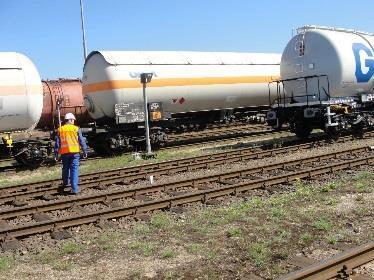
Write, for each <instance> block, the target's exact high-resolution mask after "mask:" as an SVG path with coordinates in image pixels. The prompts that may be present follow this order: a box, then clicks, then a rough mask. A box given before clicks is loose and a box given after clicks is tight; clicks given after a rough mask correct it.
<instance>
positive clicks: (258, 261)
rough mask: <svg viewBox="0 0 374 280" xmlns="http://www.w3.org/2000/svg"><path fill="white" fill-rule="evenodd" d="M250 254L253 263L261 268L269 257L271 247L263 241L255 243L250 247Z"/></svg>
mask: <svg viewBox="0 0 374 280" xmlns="http://www.w3.org/2000/svg"><path fill="white" fill-rule="evenodd" d="M248 255H249V258H250V259H251V260H252V261H253V263H254V264H255V265H256V266H257V267H259V268H261V267H262V266H263V265H264V264H265V263H266V261H267V260H268V258H269V249H268V248H267V246H266V245H265V244H263V243H253V244H250V245H249V247H248Z"/></svg>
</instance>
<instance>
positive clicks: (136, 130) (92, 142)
mask: <svg viewBox="0 0 374 280" xmlns="http://www.w3.org/2000/svg"><path fill="white" fill-rule="evenodd" d="M160 107H161V106H160ZM267 109H268V107H267V106H264V107H256V108H236V109H225V110H214V111H202V112H190V113H179V114H172V115H170V116H169V118H167V119H166V118H160V119H154V118H152V113H154V112H152V111H151V112H150V120H151V122H150V141H151V145H152V148H153V149H158V148H160V147H162V146H163V145H164V144H165V143H166V141H167V138H168V135H169V134H171V133H172V134H178V133H183V132H189V131H199V130H204V129H206V128H207V126H208V125H217V126H219V125H228V124H233V125H234V124H235V123H237V124H243V123H259V122H261V121H262V122H265V114H266V111H267ZM160 115H161V116H162V115H164V114H163V112H160ZM101 122H102V123H106V125H97V124H94V125H92V126H91V127H85V128H82V129H83V133H84V135H85V136H86V138H87V141H88V145H89V146H90V147H91V148H93V149H94V150H95V152H97V153H98V154H101V155H117V154H121V153H123V152H128V151H139V150H144V146H145V128H144V121H143V122H132V123H131V122H130V123H118V122H115V121H113V120H111V121H109V120H108V119H106V120H105V121H101ZM99 123H100V122H99ZM108 123H109V124H108Z"/></svg>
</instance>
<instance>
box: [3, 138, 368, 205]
mask: <svg viewBox="0 0 374 280" xmlns="http://www.w3.org/2000/svg"><path fill="white" fill-rule="evenodd" d="M372 134H374V133H369V134H368V135H366V137H371V136H372ZM348 139H350V136H346V137H342V138H340V141H345V140H348ZM289 144H290V145H291V146H288V145H287V146H285V147H282V148H277V149H274V148H273V147H272V146H268V145H266V144H264V145H263V146H262V147H258V148H252V147H249V148H242V149H236V150H232V151H223V152H218V153H217V152H216V153H214V154H207V155H202V156H195V157H190V158H182V159H176V160H170V161H164V162H158V163H150V164H144V165H136V166H132V167H125V168H116V169H112V170H105V171H99V172H94V173H87V174H83V175H81V176H80V186H81V188H85V187H87V188H88V187H90V186H92V182H98V181H97V180H101V181H103V180H107V179H109V178H110V179H113V180H117V179H120V180H124V181H125V180H126V181H127V183H128V184H129V183H131V182H134V181H137V180H145V179H146V177H147V176H148V174H150V173H152V175H154V176H160V175H166V174H169V173H171V172H184V171H190V170H198V169H204V168H211V167H214V166H217V165H220V164H227V163H235V162H240V161H247V160H253V159H259V158H265V157H271V156H275V155H279V154H285V153H290V152H293V151H298V150H303V149H309V148H311V147H313V146H316V145H319V144H325V143H324V142H323V141H320V142H318V141H313V142H310V143H303V144H296V145H295V144H294V143H293V142H290V143H289ZM60 184H61V180H60V179H54V180H45V181H40V182H35V183H27V184H21V185H14V186H8V187H3V188H0V193H1V194H0V205H2V204H5V203H14V204H16V205H19V204H24V203H25V202H23V201H20V200H24V199H30V198H42V199H48V196H47V195H56V194H57V193H56V191H57V187H58V185H60Z"/></svg>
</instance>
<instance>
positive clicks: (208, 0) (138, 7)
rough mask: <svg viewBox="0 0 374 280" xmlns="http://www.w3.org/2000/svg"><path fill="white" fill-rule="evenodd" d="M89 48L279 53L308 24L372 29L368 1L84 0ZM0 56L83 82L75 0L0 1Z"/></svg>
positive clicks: (373, 5) (373, 3)
mask: <svg viewBox="0 0 374 280" xmlns="http://www.w3.org/2000/svg"><path fill="white" fill-rule="evenodd" d="M83 4H84V19H85V29H86V40H87V49H88V53H89V52H91V51H93V50H155V51H157V50H161V51H162V50H169V51H234V52H273V53H274V52H275V53H282V51H283V49H284V47H285V46H286V44H287V42H288V41H289V40H290V39H291V36H292V32H293V31H292V30H294V29H295V28H297V27H300V26H303V25H307V24H313V25H323V26H333V27H342V28H352V29H357V30H361V31H366V32H374V14H373V11H374V1H373V0H361V1H352V0H306V1H295V0H288V1H286V0H266V1H257V0H252V1H251V0H148V1H146V0H143V1H140V0H132V1H130V0H83ZM0 51H1V52H5V51H15V52H21V53H23V54H25V55H27V56H28V57H29V58H30V59H31V60H32V61H33V62H34V64H35V65H36V67H37V68H38V70H39V73H40V75H41V77H42V78H43V79H56V78H80V77H81V76H82V69H83V65H84V56H83V46H82V32H81V19H80V5H79V0H0Z"/></svg>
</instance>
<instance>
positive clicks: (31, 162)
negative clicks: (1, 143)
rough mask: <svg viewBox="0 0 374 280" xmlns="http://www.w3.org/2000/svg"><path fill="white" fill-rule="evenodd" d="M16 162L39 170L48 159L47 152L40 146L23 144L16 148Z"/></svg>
mask: <svg viewBox="0 0 374 280" xmlns="http://www.w3.org/2000/svg"><path fill="white" fill-rule="evenodd" d="M14 158H15V160H16V161H17V162H18V163H20V164H21V165H23V166H27V167H29V168H38V167H39V166H40V165H42V164H43V162H44V160H45V159H46V158H47V156H46V153H45V151H44V150H43V148H42V147H41V146H40V145H38V144H23V145H18V146H16V147H15V150H14Z"/></svg>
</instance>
